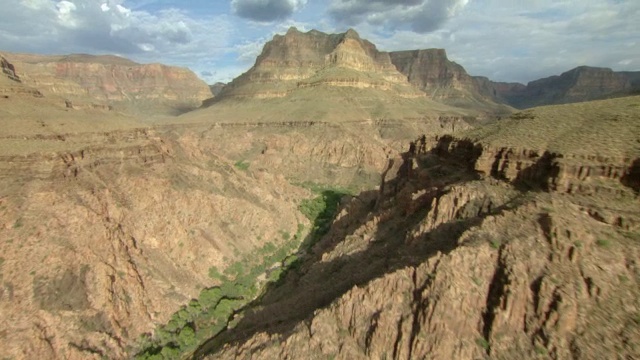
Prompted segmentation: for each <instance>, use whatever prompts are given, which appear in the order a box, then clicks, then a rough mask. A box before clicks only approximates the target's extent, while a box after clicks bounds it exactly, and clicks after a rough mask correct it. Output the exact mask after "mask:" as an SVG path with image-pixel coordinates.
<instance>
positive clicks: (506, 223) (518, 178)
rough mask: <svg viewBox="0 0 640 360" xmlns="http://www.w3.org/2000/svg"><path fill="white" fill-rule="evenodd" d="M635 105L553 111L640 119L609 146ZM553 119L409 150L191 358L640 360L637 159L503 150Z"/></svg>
mask: <svg viewBox="0 0 640 360" xmlns="http://www.w3.org/2000/svg"><path fill="white" fill-rule="evenodd" d="M638 101H639V99H638V97H632V98H625V99H619V100H608V101H600V102H592V103H583V104H575V105H567V106H558V107H551V108H555V110H554V112H553V113H562V112H563V111H564V110H566V111H572V110H573V109H572V107H574V106H576V107H577V106H582V107H585V109H584V111H587V112H589V113H590V114H591V116H592V117H593V119H594V121H597V120H600V117H601V116H603V115H605V114H607V113H609V112H615V111H616V110H615V109H620V108H623V109H624V108H626V109H627V110H626V111H623V112H622V113H624V114H633V117H631V118H629V119H626V121H624V122H622V121H620V124H619V126H620V127H621V129H611V128H609V131H610V132H611V133H612V135H614V136H615V135H616V134H621V133H625V132H632V134H633V136H635V137H636V140H637V137H638V135H640V129H639V128H638V125H637V124H638V122H637V119H638V110H637V104H638ZM567 107H569V108H567ZM549 111H550V110H549V109H548V108H541V109H535V110H532V111H531V113H529V117H528V119H524V118H523V116H522V114H520V115H515V116H514V117H512V118H510V119H509V120H508V121H510V123H508V124H503V126H499V125H495V126H494V127H492V128H489V129H486V130H484V132H482V133H481V134H478V133H475V132H471V133H469V135H470V136H471V138H469V139H461V138H454V137H451V136H444V137H435V138H433V137H428V136H425V137H421V138H418V139H417V140H416V141H414V142H413V143H412V144H411V146H409V151H408V152H405V153H403V154H401V156H399V157H397V158H391V159H390V160H389V163H388V166H387V167H386V171H384V172H383V175H382V180H381V183H380V186H379V188H378V190H375V191H367V192H363V193H360V194H359V195H357V196H354V197H350V198H345V199H344V200H343V205H342V207H341V208H340V210H339V211H338V214H337V216H336V217H335V218H333V221H332V224H331V228H330V230H329V231H328V233H327V234H326V235H325V236H323V237H322V238H321V239H320V240H319V241H318V242H317V243H316V244H315V245H314V246H313V248H312V249H311V250H310V251H309V253H308V254H307V255H306V257H305V258H304V261H303V262H302V263H301V264H299V265H298V266H296V267H295V268H294V269H292V270H291V271H289V272H288V273H287V274H286V276H285V278H284V280H282V281H281V282H280V283H278V284H276V285H274V286H271V287H269V288H267V290H266V291H265V293H264V294H263V295H262V296H261V297H260V298H259V300H257V301H255V303H254V304H252V305H251V306H249V307H247V308H246V309H244V310H243V311H241V312H238V313H237V314H236V315H235V317H234V319H233V322H232V323H231V325H230V327H229V328H228V329H227V330H225V331H223V332H221V333H220V334H219V335H218V336H216V337H214V338H213V339H211V340H210V341H208V342H207V343H205V344H204V345H203V346H201V347H200V349H199V350H198V351H196V352H195V353H194V358H207V359H240V358H242V359H244V358H253V359H273V358H295V359H308V358H334V359H370V358H382V359H384V358H387V359H390V358H393V359H415V358H430V359H452V358H455V359H482V358H487V359H488V358H491V359H494V358H497V359H512V358H519V359H538V358H552V359H568V358H572V359H591V358H616V357H622V358H636V357H638V356H640V347H639V346H638V345H637V344H638V343H639V340H640V319H639V317H638V316H639V315H640V307H639V306H638V302H637V297H638V295H639V293H638V289H639V287H638V283H639V282H640V267H639V266H638V263H637V257H638V252H639V251H640V243H639V240H640V207H639V206H638V185H639V183H638V178H637V174H638V161H639V160H638V159H639V158H640V146H639V144H638V143H637V141H636V143H626V142H621V143H618V144H611V143H608V142H607V141H606V139H603V140H604V141H601V142H599V143H594V144H593V146H591V147H589V150H586V149H584V146H582V147H580V146H579V145H577V144H574V143H573V142H571V141H569V142H568V144H565V145H562V146H559V145H554V144H551V143H549V144H544V143H543V144H540V145H539V146H538V147H533V148H531V149H523V148H522V147H518V146H517V145H511V144H510V142H509V136H513V132H514V130H513V129H514V128H515V132H516V133H518V132H520V131H522V132H524V131H529V132H531V131H532V130H533V129H536V128H537V127H538V126H539V123H540V122H549V123H553V122H554V120H553V118H551V117H549V114H551V113H550V112H549ZM621 115H623V114H621ZM535 119H537V121H533V120H535ZM596 119H597V120H596ZM583 121H585V120H584V118H581V117H580V116H579V114H578V115H577V116H575V117H574V118H571V119H569V120H568V122H569V123H570V126H571V125H572V126H577V125H579V124H581V123H582V122H583ZM583 125H586V124H583ZM600 130H601V129H599V128H593V129H588V128H585V129H584V130H583V133H582V134H580V135H575V138H581V139H582V140H583V141H585V140H587V139H589V135H588V134H590V133H597V132H599V131H600ZM531 134H532V137H533V140H532V141H533V142H535V141H536V140H537V139H543V138H544V137H545V133H544V132H537V133H536V132H531ZM500 138H505V142H504V143H500V142H499V139H500ZM513 138H515V136H514V137H513ZM525 144H527V143H524V144H520V146H523V145H525ZM405 149H406V148H405ZM541 149H546V150H541ZM577 149H581V151H576V150H577ZM586 152H589V154H588V155H587V154H586ZM394 174H395V177H394V176H393V175H394ZM630 179H633V181H631V180H630Z"/></svg>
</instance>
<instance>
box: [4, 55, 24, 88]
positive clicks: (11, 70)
mask: <svg viewBox="0 0 640 360" xmlns="http://www.w3.org/2000/svg"><path fill="white" fill-rule="evenodd" d="M0 67H1V68H2V73H3V74H5V75H6V76H7V77H8V78H9V79H11V80H13V81H17V82H21V80H20V77H19V76H18V75H17V74H16V68H15V66H14V65H13V64H12V63H10V62H9V61H7V59H5V58H4V56H0Z"/></svg>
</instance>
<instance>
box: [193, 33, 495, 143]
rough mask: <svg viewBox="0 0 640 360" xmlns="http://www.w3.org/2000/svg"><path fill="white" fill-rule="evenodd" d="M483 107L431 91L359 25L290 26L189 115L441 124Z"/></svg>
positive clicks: (223, 119)
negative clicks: (327, 28) (330, 29)
mask: <svg viewBox="0 0 640 360" xmlns="http://www.w3.org/2000/svg"><path fill="white" fill-rule="evenodd" d="M483 115H484V113H483V112H482V111H478V110H475V109H462V108H456V107H453V106H449V105H446V104H443V103H440V102H437V101H434V100H432V99H429V98H427V97H426V96H425V94H424V92H422V91H420V90H419V89H417V88H416V87H414V86H412V85H411V84H409V82H408V81H407V80H406V77H405V76H404V75H403V74H401V73H400V72H398V70H397V69H396V67H395V66H394V65H393V63H392V62H391V58H390V56H389V54H388V53H385V52H382V51H379V50H377V48H376V47H375V45H373V44H372V43H370V42H369V41H367V40H364V39H362V38H360V36H359V35H358V34H357V33H356V32H355V31H353V30H349V31H347V32H345V33H342V34H325V33H322V32H320V31H316V30H311V31H309V32H306V33H303V32H300V31H298V30H297V29H295V28H291V29H289V30H288V31H287V33H286V34H284V35H276V36H274V37H273V39H272V40H271V41H269V42H267V43H266V44H265V45H264V48H263V50H262V53H261V54H260V55H259V56H258V57H257V59H256V62H255V64H254V66H253V67H252V68H251V69H249V70H248V71H247V72H245V73H244V74H242V75H240V76H239V77H237V78H236V79H234V80H233V81H232V82H231V83H229V84H227V85H226V86H225V87H224V89H223V90H222V91H221V92H220V93H219V94H218V96H216V97H214V98H212V99H209V100H207V101H205V102H204V104H203V109H201V110H198V111H194V112H192V113H189V114H186V115H185V121H208V122H216V123H249V122H256V123H264V122H277V123H279V122H302V123H304V122H326V123H338V122H339V123H346V122H362V121H364V122H370V123H374V122H383V121H405V120H406V121H410V122H413V123H416V124H417V123H422V124H424V131H436V132H442V131H446V130H452V129H453V128H452V127H448V128H444V127H441V122H440V119H442V118H445V117H446V118H452V119H456V122H457V123H458V125H459V126H458V127H457V129H458V130H460V129H463V128H466V127H468V126H469V122H472V121H473V120H474V119H475V118H476V117H478V116H483Z"/></svg>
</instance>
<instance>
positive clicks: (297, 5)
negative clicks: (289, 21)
mask: <svg viewBox="0 0 640 360" xmlns="http://www.w3.org/2000/svg"><path fill="white" fill-rule="evenodd" d="M306 3H307V0H232V1H231V8H232V9H233V12H234V13H235V14H236V15H238V16H240V17H242V18H246V19H249V20H254V21H258V22H272V21H276V20H283V19H286V18H288V17H290V16H291V15H293V13H294V12H296V11H298V10H300V9H302V8H303V7H304V6H305V5H306Z"/></svg>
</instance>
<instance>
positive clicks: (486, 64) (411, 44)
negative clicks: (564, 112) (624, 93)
mask: <svg viewBox="0 0 640 360" xmlns="http://www.w3.org/2000/svg"><path fill="white" fill-rule="evenodd" d="M638 18H640V2H639V1H637V0H628V1H600V0H598V1H595V0H594V1H583V2H579V3H576V2H573V1H555V0H536V1H531V2H527V3H526V4H524V5H523V4H522V3H519V2H518V3H516V2H512V1H506V0H485V1H484V2H482V3H480V2H477V1H473V2H470V3H469V4H468V6H467V7H466V8H465V11H464V13H462V14H460V16H457V17H454V18H452V19H450V20H449V22H448V23H447V24H446V25H445V26H444V27H443V28H441V29H439V30H437V31H434V32H431V33H429V34H418V33H415V32H413V31H409V30H398V31H394V32H392V33H390V34H385V33H379V32H377V31H376V29H375V27H374V26H372V25H369V24H364V25H365V26H361V27H359V28H358V30H359V31H360V33H361V35H362V36H363V37H367V38H369V40H372V41H373V42H374V43H375V44H376V45H378V47H379V48H381V49H384V50H403V49H415V48H445V49H446V50H447V54H448V56H449V58H450V59H451V60H453V61H456V62H457V63H459V64H461V65H462V66H464V68H465V69H466V70H467V71H468V72H469V73H470V74H472V75H483V76H488V77H489V78H491V79H493V80H497V81H518V82H523V83H526V82H528V81H531V80H535V79H538V78H541V77H547V76H551V75H555V74H560V73H562V72H564V71H567V70H570V69H572V68H574V67H577V66H580V65H589V66H602V67H612V68H613V69H614V70H618V71H622V70H625V71H637V70H638V64H640V53H638V51H637V47H638V44H640V41H638V39H640V28H638V27H637V21H636V20H634V19H638Z"/></svg>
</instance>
